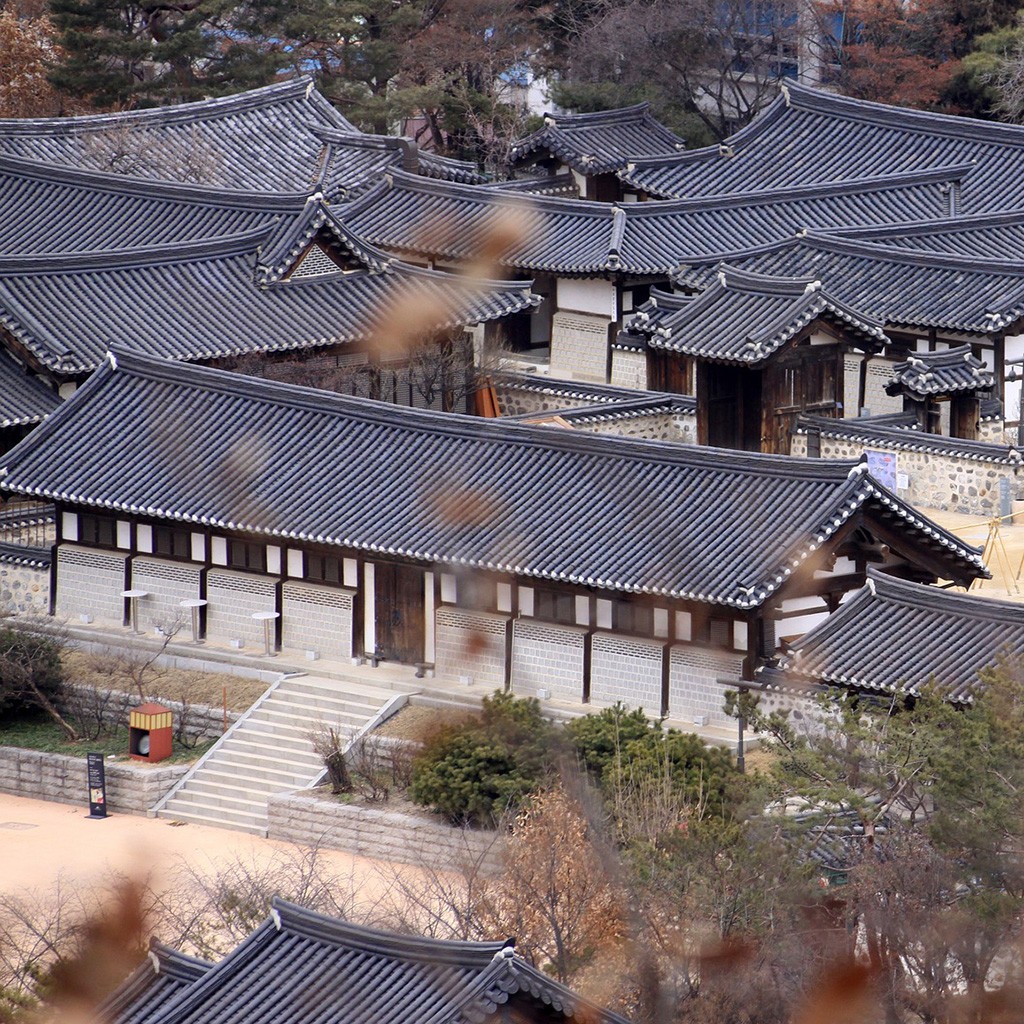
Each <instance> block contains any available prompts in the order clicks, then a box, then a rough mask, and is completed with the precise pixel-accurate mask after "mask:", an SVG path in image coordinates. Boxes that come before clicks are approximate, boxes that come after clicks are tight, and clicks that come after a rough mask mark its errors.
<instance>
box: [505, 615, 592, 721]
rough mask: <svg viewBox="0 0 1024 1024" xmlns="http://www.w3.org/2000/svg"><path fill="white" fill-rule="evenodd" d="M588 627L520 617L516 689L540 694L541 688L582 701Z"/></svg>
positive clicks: (514, 646) (515, 628)
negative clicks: (558, 624)
mask: <svg viewBox="0 0 1024 1024" xmlns="http://www.w3.org/2000/svg"><path fill="white" fill-rule="evenodd" d="M586 632H587V631H586V630H585V629H580V628H578V627H574V626H555V625H551V624H549V623H547V622H540V621H534V620H533V619H516V622H515V625H514V626H513V629H512V689H513V691H514V692H515V693H516V695H517V696H520V697H536V696H537V690H538V689H545V690H547V691H548V692H549V693H550V694H551V696H552V697H556V698H561V699H563V700H573V701H578V700H581V699H582V697H583V641H584V637H585V636H586Z"/></svg>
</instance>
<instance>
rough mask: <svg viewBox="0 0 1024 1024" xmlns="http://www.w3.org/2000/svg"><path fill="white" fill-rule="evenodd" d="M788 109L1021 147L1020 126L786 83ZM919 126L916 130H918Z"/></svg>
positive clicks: (1022, 132) (1023, 143)
mask: <svg viewBox="0 0 1024 1024" xmlns="http://www.w3.org/2000/svg"><path fill="white" fill-rule="evenodd" d="M785 89H786V91H787V93H788V96H789V102H788V104H787V105H788V106H791V107H793V108H795V109H802V110H809V111H812V112H814V113H830V114H837V115H839V116H841V117H848V118H850V119H852V120H859V121H870V122H872V123H875V124H878V123H881V124H885V125H888V126H890V127H895V128H906V129H908V130H911V131H914V130H922V129H926V130H927V131H930V132H933V133H935V134H941V135H950V136H954V137H965V138H970V139H973V140H977V139H979V138H982V139H997V140H998V141H999V142H1001V143H1004V144H1006V143H1009V144H1011V145H1020V146H1024V127H1022V126H1021V125H1012V124H1005V123H1002V122H999V121H981V120H979V119H978V118H972V117H960V116H959V115H957V114H940V113H936V112H934V111H930V110H915V109H914V108H912V107H900V106H896V105H895V104H891V103H878V102H876V101H874V100H862V99H857V98H856V97H853V96H841V95H839V94H837V93H833V92H827V91H826V90H824V89H816V88H814V87H813V86H810V85H802V84H800V83H798V82H792V83H786V85H785ZM918 126H920V128H918Z"/></svg>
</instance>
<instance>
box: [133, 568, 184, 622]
mask: <svg viewBox="0 0 1024 1024" xmlns="http://www.w3.org/2000/svg"><path fill="white" fill-rule="evenodd" d="M199 572H200V570H199V566H197V565H188V564H183V563H181V562H171V561H166V560H163V559H157V558H135V559H134V560H133V561H132V588H133V589H136V590H145V591H146V592H147V594H148V596H147V597H142V598H139V622H140V623H141V624H142V625H143V626H144V627H152V626H159V627H161V628H162V629H171V630H173V629H177V630H178V631H179V632H181V633H183V635H184V634H185V633H188V632H189V630H190V628H191V623H192V617H191V614H190V612H189V611H188V609H186V608H182V607H181V602H182V601H187V600H191V599H194V598H197V597H199Z"/></svg>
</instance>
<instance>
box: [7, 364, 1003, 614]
mask: <svg viewBox="0 0 1024 1024" xmlns="http://www.w3.org/2000/svg"><path fill="white" fill-rule="evenodd" d="M297 439H301V443H297ZM126 453H130V457H127V455H126ZM3 466H4V468H3V470H2V473H3V485H4V487H5V488H6V489H8V490H10V491H13V492H15V493H21V494H25V495H29V496H32V497H37V498H43V499H46V500H53V499H54V498H55V497H56V496H57V495H59V496H60V499H61V500H63V501H67V502H73V503H80V504H84V505H92V506H97V507H105V508H110V509H126V510H131V511H132V512H134V513H137V514H141V515H153V516H156V517H160V518H169V519H176V520H180V521H183V522H192V523H203V524H205V525H208V526H210V527H212V528H214V529H218V528H220V529H235V530H243V531H247V532H251V533H255V534H262V535H265V536H266V537H268V538H277V539H278V540H279V542H281V543H286V542H287V541H288V540H293V541H299V542H302V541H306V542H309V541H315V542H316V543H321V544H333V545H339V546H342V547H344V548H348V549H355V550H360V551H364V552H367V553H370V554H371V555H372V553H374V552H376V553H380V554H382V555H390V556H395V557H400V558H410V559H415V560H417V561H419V562H421V563H427V564H442V565H445V564H446V565H460V566H467V567H475V568H483V569H488V570H492V571H495V572H508V573H514V574H516V575H518V576H523V577H535V578H537V579H550V580H560V581H565V582H568V583H574V584H577V585H585V586H593V587H597V588H601V589H614V590H620V591H627V592H639V593H649V594H658V595H664V596H673V597H679V598H687V599H692V600H697V601H701V602H707V603H714V604H725V605H732V606H735V607H739V608H752V607H756V606H757V605H759V604H761V603H762V602H763V601H764V600H765V599H766V598H767V597H768V595H769V594H771V593H773V592H774V591H776V590H777V589H778V588H779V587H780V586H781V585H782V584H783V583H784V582H785V581H786V580H787V578H788V577H789V576H790V575H791V574H792V573H793V572H794V571H795V570H796V569H797V568H798V567H799V566H800V565H801V563H802V562H803V561H804V559H806V558H807V557H808V556H809V555H810V554H811V553H812V552H813V551H814V550H816V549H817V548H819V547H820V546H822V545H823V544H825V543H827V542H828V541H829V538H830V537H831V536H832V535H833V534H834V533H835V532H836V531H837V530H839V529H840V528H841V527H842V526H843V525H844V524H845V523H847V522H848V521H849V520H850V519H851V517H863V521H864V524H865V526H866V528H867V529H870V524H871V521H872V520H873V518H874V517H877V516H885V517H886V521H887V522H888V523H889V524H890V525H889V527H888V530H889V531H890V532H891V531H892V530H893V529H896V530H898V531H900V532H901V533H902V535H903V536H905V537H906V538H907V552H908V553H910V552H913V551H916V552H918V553H919V555H920V557H922V558H925V557H926V555H925V552H927V557H928V558H930V559H931V560H932V563H933V564H941V565H942V567H943V568H942V571H943V574H944V575H947V576H949V577H951V578H955V579H959V580H963V581H967V580H969V579H971V578H973V577H975V576H977V575H979V574H983V573H984V572H985V570H984V568H983V566H982V563H981V560H980V556H979V552H978V550H977V549H975V548H971V547H969V546H967V545H965V544H963V542H961V541H959V540H957V539H956V538H955V537H953V535H952V534H949V533H948V532H946V531H944V530H942V529H941V528H940V527H938V526H936V525H935V524H934V523H931V522H930V521H929V520H928V519H926V518H925V517H924V516H922V515H920V514H919V513H917V512H916V511H914V510H913V509H911V508H910V507H909V506H907V505H906V504H905V503H903V502H902V501H900V500H899V499H898V498H896V497H895V496H894V495H892V494H890V493H889V492H888V491H886V490H885V489H884V488H883V487H882V486H881V485H879V484H878V483H876V482H875V481H874V480H873V479H872V478H871V476H870V475H869V474H868V473H867V471H866V466H865V465H863V464H856V463H849V462H845V463H844V462H833V461H830V460H819V459H798V458H786V457H780V456H767V455H754V454H746V453H737V452H731V451H724V450H718V449H712V448H698V447H696V446H687V445H674V444H667V443H660V442H654V441H641V440H636V439H626V438H607V437H598V436H594V435H593V434H590V433H586V432H583V431H568V430H549V429H546V428H544V427H530V426H526V425H520V424H516V423H510V422H507V421H505V420H501V419H497V420H492V419H481V418H478V417H469V416H460V415H456V414H445V413H434V412H429V411H426V410H417V409H408V408H402V407H397V406H393V405H388V404H386V403H377V402H372V401H369V400H364V399H358V398H351V397H348V396H343V395H334V394H328V393H325V392H323V391H317V390H313V389H309V388H299V387H294V386H288V385H284V384H278V383H274V382H271V381H266V380H262V379H257V378H252V377H244V376H240V375H236V374H230V373H225V372H223V371H218V370H213V369H210V368H207V367H200V366H194V365H188V364H184V365H183V364H176V363H170V362H168V361H165V360H154V359H149V358H144V357H141V356H138V355H128V354H121V355H119V356H118V357H117V358H116V359H115V358H113V357H110V358H108V359H107V360H105V361H104V362H103V364H102V366H101V367H100V369H99V370H98V371H97V372H96V373H95V374H94V375H93V377H92V378H90V380H88V381H87V382H86V383H85V385H84V386H82V387H81V388H79V389H78V390H77V391H76V392H75V394H74V395H72V396H71V398H70V399H68V400H67V401H65V402H64V403H62V405H61V406H60V408H59V409H58V410H57V411H56V412H55V413H54V414H53V415H52V416H50V417H49V418H48V419H47V420H45V421H44V422H43V424H42V425H41V426H40V427H38V428H37V429H36V430H35V431H34V432H33V433H32V435H30V437H29V438H27V439H26V440H25V441H23V442H21V443H20V444H19V445H17V446H15V448H13V449H12V450H11V451H10V452H9V453H8V454H7V455H6V457H5V458H4V460H3ZM909 557H912V558H913V557H914V555H913V554H909Z"/></svg>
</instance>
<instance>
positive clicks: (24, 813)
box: [0, 794, 412, 899]
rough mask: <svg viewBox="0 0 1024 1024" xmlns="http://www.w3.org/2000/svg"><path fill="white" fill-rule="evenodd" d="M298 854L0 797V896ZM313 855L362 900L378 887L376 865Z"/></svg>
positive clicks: (236, 838) (160, 823)
mask: <svg viewBox="0 0 1024 1024" xmlns="http://www.w3.org/2000/svg"><path fill="white" fill-rule="evenodd" d="M297 850H298V848H297V847H294V846H292V845H291V844H289V843H281V842H276V841H274V840H270V839H262V838H260V837H258V836H252V835H249V834H247V833H245V832H232V831H228V830H226V829H218V828H208V827H206V826H203V825H195V824H187V825H180V826H174V825H172V824H171V823H170V822H168V821H165V820H163V819H160V818H143V817H136V816H134V815H127V814H119V815H111V816H110V817H108V818H105V819H103V820H92V819H90V818H89V817H88V808H87V807H72V806H69V805H67V804H55V803H47V802H44V801H42V800H28V799H25V798H24V797H15V796H7V795H4V794H0V893H15V892H22V891H24V890H26V889H36V890H39V891H41V892H45V891H46V890H48V889H50V888H51V887H52V886H53V884H54V883H55V881H56V880H57V878H58V877H60V878H61V879H62V882H64V881H66V882H69V883H74V884H77V885H90V884H96V883H102V882H103V880H104V879H105V878H109V877H110V875H111V874H112V873H126V872H128V873H132V874H135V875H139V874H142V875H150V876H152V877H154V878H155V879H156V880H157V881H159V878H160V876H161V874H163V875H167V874H170V873H171V872H173V870H174V868H175V867H176V865H178V864H180V861H181V860H182V859H184V860H187V861H188V863H189V865H190V866H191V867H192V868H193V869H194V870H199V871H203V872H205V871H206V870H207V869H209V870H210V871H211V872H213V871H215V870H216V869H217V867H218V866H224V865H227V864H230V863H233V862H236V861H237V860H239V859H242V860H243V861H245V862H246V863H250V862H251V863H253V864H254V865H260V866H268V865H270V864H272V863H274V861H275V859H277V858H280V857H282V856H288V855H295V854H296V852H297ZM319 857H320V858H321V864H322V867H323V868H324V869H325V870H326V871H329V872H330V873H331V874H335V875H338V876H340V877H343V878H345V879H346V880H348V878H349V877H351V878H352V880H353V882H354V883H355V885H356V887H357V888H358V891H360V893H361V894H364V895H365V896H366V897H367V898H368V899H372V897H373V895H374V891H375V890H377V889H378V887H380V886H381V885H382V883H381V881H380V877H379V875H378V869H379V868H380V867H381V865H379V864H378V863H377V862H375V861H371V860H368V859H366V858H363V857H355V856H353V855H351V854H348V853H342V852H340V851H335V850H321V851H320V852H319ZM406 870H412V869H406Z"/></svg>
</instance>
